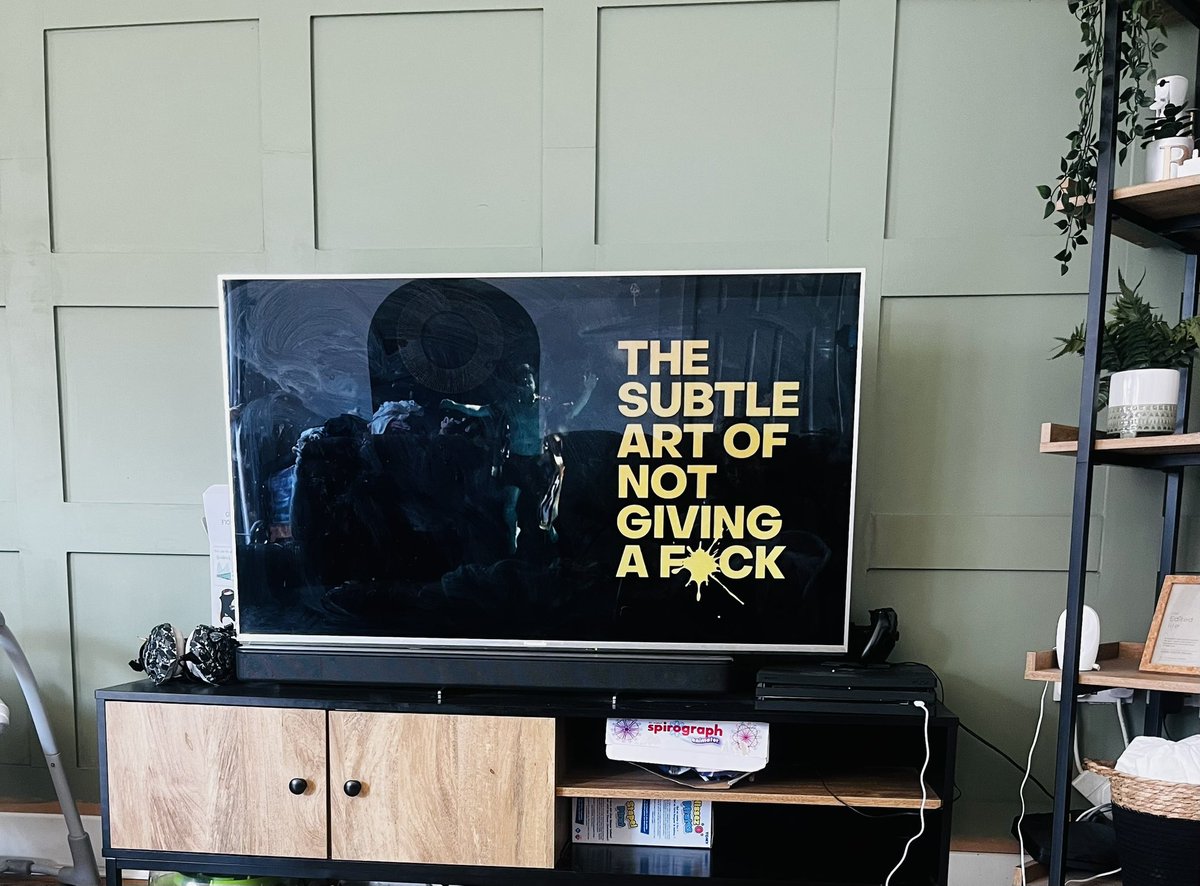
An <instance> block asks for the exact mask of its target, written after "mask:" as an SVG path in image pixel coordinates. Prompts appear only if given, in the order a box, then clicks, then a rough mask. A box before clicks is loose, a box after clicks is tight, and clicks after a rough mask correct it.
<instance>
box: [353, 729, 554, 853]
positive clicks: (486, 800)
mask: <svg viewBox="0 0 1200 886" xmlns="http://www.w3.org/2000/svg"><path fill="white" fill-rule="evenodd" d="M329 781H330V803H329V806H330V841H331V843H330V845H331V847H332V857H333V858H335V859H347V860H354V859H370V860H375V861H396V862H413V863H420V864H462V865H506V866H512V867H542V868H549V867H553V866H554V849H555V845H554V721H553V720H552V719H544V718H533V717H482V716H480V717H471V716H448V715H443V714H389V713H361V712H348V711H331V712H330V714H329ZM351 781H352V782H357V783H358V784H359V786H360V788H359V790H358V792H357V794H356V795H354V796H350V795H349V794H348V793H347V791H346V783H347V782H351ZM354 787H355V786H354V785H351V788H350V791H351V793H353V792H354Z"/></svg>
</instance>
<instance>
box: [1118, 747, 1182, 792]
mask: <svg viewBox="0 0 1200 886" xmlns="http://www.w3.org/2000/svg"><path fill="white" fill-rule="evenodd" d="M1117 771H1118V772H1124V773H1125V774H1126V775H1136V776H1138V777H1139V778H1152V779H1154V780H1155V781H1173V782H1177V783H1179V784H1200V735H1193V736H1191V737H1190V738H1185V739H1183V740H1182V741H1168V740H1167V739H1165V738H1150V737H1149V736H1145V735H1139V736H1138V737H1137V738H1135V739H1134V740H1133V741H1131V742H1130V743H1129V747H1127V748H1126V749H1125V753H1123V754H1121V758H1120V759H1119V760H1117Z"/></svg>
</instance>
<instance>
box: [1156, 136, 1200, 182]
mask: <svg viewBox="0 0 1200 886" xmlns="http://www.w3.org/2000/svg"><path fill="white" fill-rule="evenodd" d="M1194 147H1195V143H1194V142H1193V141H1192V139H1191V137H1190V136H1174V137H1172V138H1160V139H1159V140H1158V141H1153V142H1150V144H1148V145H1146V181H1148V182H1161V181H1166V180H1167V179H1171V178H1178V177H1179V167H1180V165H1181V164H1182V163H1183V162H1184V161H1186V160H1188V159H1190V158H1191V156H1192V149H1193V148H1194Z"/></svg>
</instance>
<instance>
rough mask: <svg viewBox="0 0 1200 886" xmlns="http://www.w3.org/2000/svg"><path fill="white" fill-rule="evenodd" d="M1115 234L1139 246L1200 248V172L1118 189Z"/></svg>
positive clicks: (1116, 192)
mask: <svg viewBox="0 0 1200 886" xmlns="http://www.w3.org/2000/svg"><path fill="white" fill-rule="evenodd" d="M1112 209H1113V216H1114V218H1113V233H1114V234H1116V235H1117V236H1118V237H1120V238H1121V239H1123V240H1128V241H1129V242H1131V243H1136V244H1137V245H1139V246H1161V245H1162V244H1163V242H1164V240H1165V241H1167V242H1168V243H1170V244H1171V245H1173V246H1175V247H1176V248H1179V249H1184V250H1187V251H1189V252H1194V251H1196V250H1198V249H1200V175H1190V176H1187V177H1185V178H1174V179H1169V180H1168V181H1162V182H1149V183H1147V184H1144V185H1132V186H1130V187H1127V188H1117V189H1115V190H1114V191H1113V193H1112Z"/></svg>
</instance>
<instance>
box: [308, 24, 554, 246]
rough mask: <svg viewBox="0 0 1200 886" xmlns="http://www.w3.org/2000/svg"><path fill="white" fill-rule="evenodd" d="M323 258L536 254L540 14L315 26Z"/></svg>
mask: <svg viewBox="0 0 1200 886" xmlns="http://www.w3.org/2000/svg"><path fill="white" fill-rule="evenodd" d="M313 150H314V153H315V165H316V201H317V206H316V214H317V238H318V246H319V247H320V248H322V249H401V248H404V249H409V248H418V247H491V246H502V247H503V246H510V247H511V246H536V245H538V244H539V243H540V240H541V211H542V187H541V179H542V174H541V162H542V15H541V12H540V11H538V10H518V11H496V12H490V11H489V12H449V13H415V14H400V15H360V16H335V17H322V18H316V19H314V20H313Z"/></svg>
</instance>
